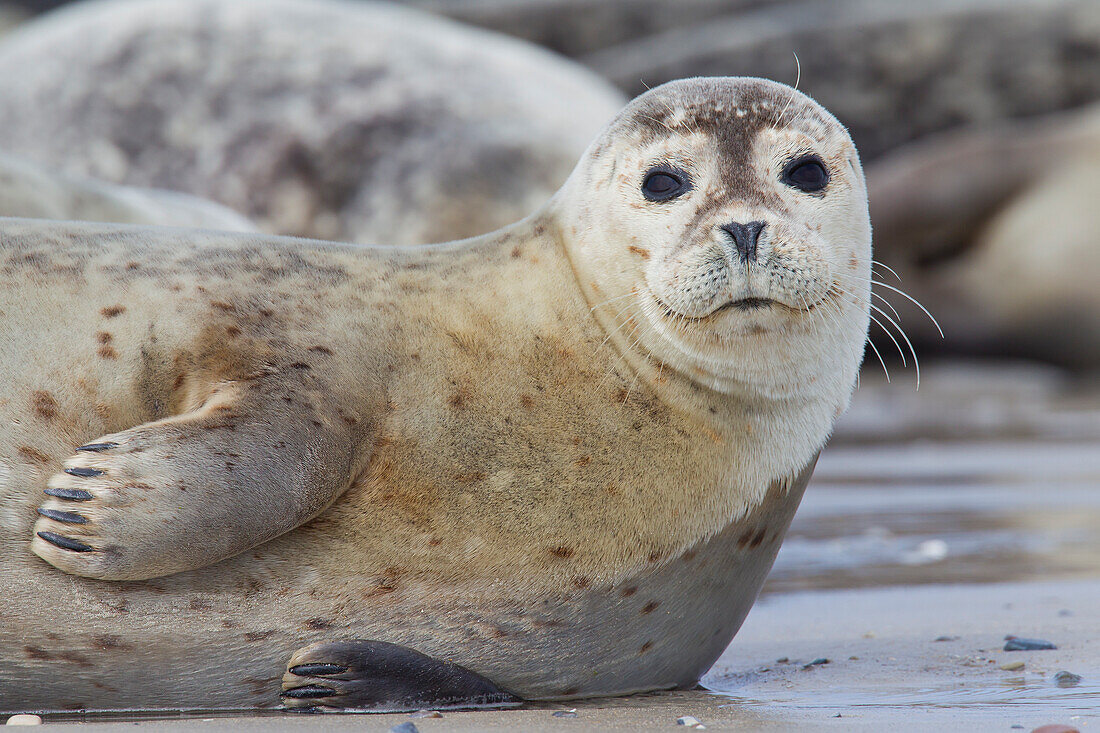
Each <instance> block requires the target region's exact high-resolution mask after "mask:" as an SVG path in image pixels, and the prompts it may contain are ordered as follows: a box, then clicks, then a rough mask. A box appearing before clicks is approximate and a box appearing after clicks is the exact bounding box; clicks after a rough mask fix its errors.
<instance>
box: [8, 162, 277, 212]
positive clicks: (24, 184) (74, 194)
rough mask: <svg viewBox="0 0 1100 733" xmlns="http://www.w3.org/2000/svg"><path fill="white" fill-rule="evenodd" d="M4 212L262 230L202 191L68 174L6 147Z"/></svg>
mask: <svg viewBox="0 0 1100 733" xmlns="http://www.w3.org/2000/svg"><path fill="white" fill-rule="evenodd" d="M0 216H21V217H28V218H32V219H59V220H65V221H72V220H79V221H113V222H121V223H127V224H149V225H155V226H177V227H196V228H199V229H222V230H227V231H236V232H254V231H257V229H256V227H255V226H254V225H253V224H252V223H251V222H250V221H248V219H246V218H245V217H243V216H241V215H240V214H238V213H237V212H235V211H233V210H232V209H229V208H227V207H225V206H221V205H219V204H215V203H213V202H210V201H206V200H204V199H201V198H198V197H197V196H190V195H188V194H184V193H177V192H176V191H164V190H159V189H143V188H134V187H131V186H116V185H113V184H110V183H104V182H102V181H96V180H93V179H90V178H83V177H80V176H72V175H66V174H63V173H57V172H55V171H52V170H50V169H49V168H46V167H45V166H41V165H38V164H36V163H33V162H31V161H29V160H26V159H23V158H20V157H18V156H14V155H6V154H3V153H0Z"/></svg>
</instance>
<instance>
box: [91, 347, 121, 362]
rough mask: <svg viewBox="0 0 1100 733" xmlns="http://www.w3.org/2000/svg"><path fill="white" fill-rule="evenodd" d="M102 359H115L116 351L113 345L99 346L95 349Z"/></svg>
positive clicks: (116, 356)
mask: <svg viewBox="0 0 1100 733" xmlns="http://www.w3.org/2000/svg"><path fill="white" fill-rule="evenodd" d="M96 353H97V354H99V356H100V358H102V359H117V358H118V352H117V351H115V349H114V347H113V346H100V347H99V349H98V350H97V351H96Z"/></svg>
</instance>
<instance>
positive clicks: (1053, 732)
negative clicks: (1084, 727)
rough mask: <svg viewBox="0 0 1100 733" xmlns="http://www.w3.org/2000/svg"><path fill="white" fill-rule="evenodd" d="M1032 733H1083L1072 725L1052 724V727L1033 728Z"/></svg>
mask: <svg viewBox="0 0 1100 733" xmlns="http://www.w3.org/2000/svg"><path fill="white" fill-rule="evenodd" d="M1031 733H1081V731H1079V730H1077V729H1076V728H1074V727H1073V726H1071V725H1062V724H1060V723H1051V724H1050V725H1040V726H1039V727H1038V728H1033V729H1032V731H1031Z"/></svg>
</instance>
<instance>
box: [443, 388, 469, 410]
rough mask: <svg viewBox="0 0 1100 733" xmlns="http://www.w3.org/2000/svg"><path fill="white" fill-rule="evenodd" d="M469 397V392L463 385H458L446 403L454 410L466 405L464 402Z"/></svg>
mask: <svg viewBox="0 0 1100 733" xmlns="http://www.w3.org/2000/svg"><path fill="white" fill-rule="evenodd" d="M469 399H470V392H469V390H467V389H466V388H465V387H459V389H458V391H457V392H455V393H454V394H453V395H451V398H450V399H449V400H447V404H449V405H450V406H451V407H453V408H455V409H456V410H461V409H462V408H464V407H465V406H466V402H467V401H468V400H469Z"/></svg>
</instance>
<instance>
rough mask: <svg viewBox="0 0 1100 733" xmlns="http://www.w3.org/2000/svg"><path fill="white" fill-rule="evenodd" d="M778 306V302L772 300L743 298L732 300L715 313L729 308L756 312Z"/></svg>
mask: <svg viewBox="0 0 1100 733" xmlns="http://www.w3.org/2000/svg"><path fill="white" fill-rule="evenodd" d="M778 304H779V302H778V301H775V300H772V299H771V298H741V299H740V300H731V301H730V302H728V303H726V304H725V305H723V306H721V307H719V308H718V310H716V311H714V312H715V313H717V312H718V311H723V310H726V309H727V308H736V309H737V310H741V311H754V310H759V309H761V308H770V307H771V306H772V305H778Z"/></svg>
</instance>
